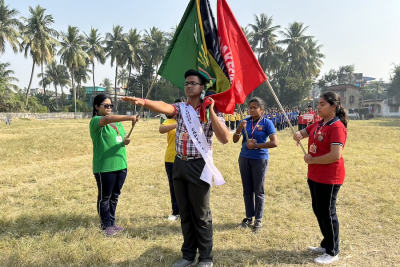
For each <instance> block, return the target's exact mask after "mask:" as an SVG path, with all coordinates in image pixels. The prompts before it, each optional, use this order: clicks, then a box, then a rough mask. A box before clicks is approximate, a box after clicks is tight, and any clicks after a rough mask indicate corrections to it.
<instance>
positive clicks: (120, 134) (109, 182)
mask: <svg viewBox="0 0 400 267" xmlns="http://www.w3.org/2000/svg"><path fill="white" fill-rule="evenodd" d="M112 108H113V105H112V103H111V99H110V98H109V97H108V96H106V95H104V94H99V95H97V96H96V97H95V98H94V100H93V118H92V120H91V121H90V137H91V138H92V142H93V174H94V177H95V178H96V182H97V188H98V196H97V212H98V214H99V217H100V225H101V229H102V230H104V232H105V234H106V235H107V236H113V235H115V234H116V233H117V232H119V231H122V230H124V228H122V227H121V226H119V225H116V224H115V211H116V208H117V203H118V197H119V195H120V194H121V189H122V186H123V184H124V182H125V178H126V175H127V163H126V150H125V146H126V145H128V144H129V143H130V139H129V138H126V134H125V130H124V127H123V126H122V124H121V121H132V125H133V124H134V123H135V122H136V116H123V115H110V114H111V111H112Z"/></svg>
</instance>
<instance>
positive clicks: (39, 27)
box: [21, 5, 59, 108]
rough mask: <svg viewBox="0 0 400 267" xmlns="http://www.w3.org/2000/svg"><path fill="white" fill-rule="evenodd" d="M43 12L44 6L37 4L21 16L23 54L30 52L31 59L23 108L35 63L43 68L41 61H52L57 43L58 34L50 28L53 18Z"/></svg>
mask: <svg viewBox="0 0 400 267" xmlns="http://www.w3.org/2000/svg"><path fill="white" fill-rule="evenodd" d="M45 12H46V9H45V8H42V7H41V6H39V5H37V6H36V7H35V8H32V7H29V13H30V15H29V17H28V18H25V17H21V19H22V21H23V22H24V23H25V24H24V25H23V26H22V36H23V42H22V47H23V50H24V51H25V53H24V56H25V57H28V54H30V55H31V56H32V59H33V63H32V71H31V78H30V80H29V85H28V89H27V91H26V102H25V108H28V98H29V90H30V88H31V84H32V77H33V72H34V69H35V64H36V65H40V64H41V65H42V69H43V63H47V62H51V61H53V58H54V55H55V52H56V51H55V48H56V45H59V42H58V41H57V39H56V38H54V37H58V35H59V34H58V32H57V31H56V30H54V29H53V28H51V25H52V24H53V23H54V19H53V17H52V16H51V15H46V14H45ZM42 73H43V70H42Z"/></svg>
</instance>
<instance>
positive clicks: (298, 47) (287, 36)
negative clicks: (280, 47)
mask: <svg viewBox="0 0 400 267" xmlns="http://www.w3.org/2000/svg"><path fill="white" fill-rule="evenodd" d="M307 29H308V26H306V27H305V26H304V24H303V23H302V22H296V21H295V22H293V23H290V24H289V27H288V28H285V31H279V33H280V34H281V35H282V36H283V38H284V39H283V40H281V41H279V43H281V44H285V45H287V47H286V49H285V52H284V57H285V61H286V62H288V61H289V62H290V64H289V68H288V73H287V75H289V73H290V71H291V69H292V68H294V69H295V70H296V71H298V69H299V65H300V59H301V58H302V57H307V41H308V39H310V38H311V37H312V36H306V35H304V34H305V31H306V30H307Z"/></svg>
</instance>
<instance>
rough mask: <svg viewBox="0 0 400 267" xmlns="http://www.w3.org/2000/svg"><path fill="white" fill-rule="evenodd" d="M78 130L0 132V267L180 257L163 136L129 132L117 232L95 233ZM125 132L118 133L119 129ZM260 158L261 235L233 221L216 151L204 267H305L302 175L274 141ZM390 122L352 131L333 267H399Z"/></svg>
mask: <svg viewBox="0 0 400 267" xmlns="http://www.w3.org/2000/svg"><path fill="white" fill-rule="evenodd" d="M88 123H89V120H77V121H73V120H61V121H54V120H53V121H23V120H14V121H13V125H12V126H11V127H5V125H4V124H0V140H1V147H0V153H1V156H2V160H1V164H0V210H1V216H0V266H29V267H31V266H118V267H120V266H121V267H122V266H170V265H171V264H172V263H173V262H174V261H175V260H177V259H178V258H179V257H180V256H181V253H180V246H181V243H182V236H181V232H180V225H179V223H169V222H168V221H167V220H166V218H167V216H168V215H169V214H170V204H169V193H168V182H167V178H166V174H165V171H164V161H163V160H164V151H165V147H166V136H163V135H160V134H158V131H157V128H158V121H155V120H154V121H150V122H141V123H140V124H138V125H137V128H136V129H135V131H134V133H133V136H132V139H133V143H132V144H131V145H129V146H128V148H127V150H128V163H129V166H128V170H129V174H128V178H127V181H126V183H125V185H124V188H123V193H122V195H121V197H120V202H119V209H118V211H117V218H118V219H119V223H120V224H121V225H123V226H124V227H126V231H125V232H124V233H123V234H121V235H120V236H117V237H115V238H105V237H104V236H103V234H102V233H101V232H100V231H99V229H98V217H97V215H96V204H95V201H96V191H97V189H96V184H95V180H94V177H93V175H92V173H91V158H92V144H91V140H90V137H89V132H88ZM125 127H126V128H128V129H129V124H128V123H126V124H125ZM278 136H279V147H278V148H277V149H273V150H272V151H271V161H270V168H269V172H268V174H267V182H266V205H265V213H264V229H263V232H262V233H261V234H259V235H253V234H252V233H251V232H250V231H242V230H239V229H237V228H236V225H237V224H238V223H239V222H240V221H241V219H242V218H243V217H244V204H243V199H242V187H241V182H240V176H239V170H238V163H237V158H238V154H239V150H240V146H239V145H235V144H233V143H229V144H227V145H225V146H222V145H220V144H216V145H215V147H214V149H215V152H214V158H215V162H216V165H217V167H219V169H220V170H221V172H222V174H223V175H224V177H225V179H226V181H227V184H226V185H224V186H220V187H213V188H212V195H211V203H212V211H213V220H214V240H215V241H214V260H215V266H229V267H230V266H311V265H314V264H313V258H314V255H311V254H309V253H308V252H306V251H305V248H306V247H307V246H308V245H318V243H319V240H320V238H321V236H320V233H319V229H318V226H317V222H316V219H315V218H314V215H313V214H312V210H311V207H310V196H309V192H308V188H307V183H306V178H305V177H306V172H307V171H306V165H305V164H304V162H303V160H302V153H301V150H300V149H299V148H297V147H296V146H295V144H294V142H293V141H291V134H290V132H289V130H286V131H285V132H280V133H279V134H278ZM399 136H400V121H398V120H376V121H352V122H351V123H350V126H349V137H348V142H347V146H346V149H345V160H346V170H347V176H346V181H345V184H344V186H343V187H342V189H341V191H340V192H339V201H338V215H339V220H340V223H341V233H340V238H341V241H340V248H341V253H340V257H341V259H340V261H339V263H337V264H335V266H400V255H399V253H400V252H399V246H400V244H399V238H400V213H399V210H400V205H399V204H400V198H399V197H398V196H399V194H400V179H399V178H400V177H399V176H400V175H399V173H400V171H399V166H400V138H399Z"/></svg>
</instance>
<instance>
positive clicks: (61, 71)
mask: <svg viewBox="0 0 400 267" xmlns="http://www.w3.org/2000/svg"><path fill="white" fill-rule="evenodd" d="M57 73H58V83H57V84H58V85H60V88H61V99H60V103H61V107H63V99H65V97H64V89H63V88H64V87H66V86H71V85H72V83H71V79H70V76H69V73H68V68H67V66H65V65H57ZM56 97H57V90H56Z"/></svg>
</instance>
